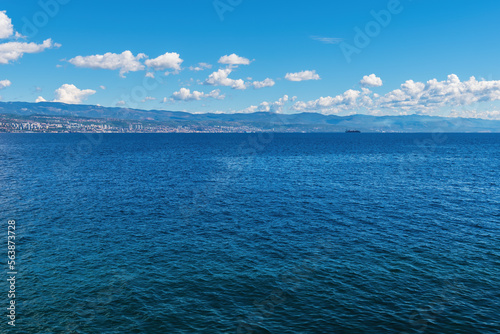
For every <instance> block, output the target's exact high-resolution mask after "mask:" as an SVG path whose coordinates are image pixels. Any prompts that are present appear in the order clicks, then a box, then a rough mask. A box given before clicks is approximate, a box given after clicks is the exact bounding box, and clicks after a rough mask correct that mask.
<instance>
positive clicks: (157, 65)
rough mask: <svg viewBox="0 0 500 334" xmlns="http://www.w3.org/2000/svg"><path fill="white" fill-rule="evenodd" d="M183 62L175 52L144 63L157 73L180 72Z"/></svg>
mask: <svg viewBox="0 0 500 334" xmlns="http://www.w3.org/2000/svg"><path fill="white" fill-rule="evenodd" d="M183 61H184V60H182V59H181V56H180V54H178V53H176V52H167V53H165V54H163V55H161V56H159V57H156V58H154V59H148V60H146V61H145V62H144V63H145V64H146V66H147V67H150V68H152V69H154V70H157V71H163V70H167V69H168V70H174V71H176V72H178V71H180V70H181V64H182V62H183Z"/></svg>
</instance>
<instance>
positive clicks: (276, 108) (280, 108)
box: [237, 95, 297, 114]
mask: <svg viewBox="0 0 500 334" xmlns="http://www.w3.org/2000/svg"><path fill="white" fill-rule="evenodd" d="M296 99H297V97H296V96H294V97H292V98H290V97H289V96H288V95H283V97H281V98H279V99H278V100H276V101H274V102H267V101H264V102H262V103H261V104H259V105H258V106H250V107H248V108H245V109H243V110H240V111H237V113H241V114H249V113H254V112H273V113H278V114H281V113H283V112H284V109H285V107H286V105H287V103H288V102H293V101H295V100H296Z"/></svg>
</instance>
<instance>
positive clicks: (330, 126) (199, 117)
mask: <svg viewBox="0 0 500 334" xmlns="http://www.w3.org/2000/svg"><path fill="white" fill-rule="evenodd" d="M0 114H11V115H22V116H30V115H47V116H62V117H65V116H67V117H69V116H71V117H86V118H104V119H120V120H133V121H156V122H162V123H166V124H172V125H199V126H214V125H220V126H241V125H245V126H253V127H258V128H261V129H264V130H273V129H274V131H280V130H284V129H287V128H288V129H289V128H293V129H296V130H297V131H306V132H310V131H311V132H312V131H314V132H318V131H326V132H342V131H345V130H346V129H356V130H360V131H362V132H381V131H386V132H433V131H440V132H500V121H496V120H495V121H494V120H484V119H475V118H447V117H433V116H421V115H410V116H369V115H361V114H358V115H352V116H335V115H329V116H327V115H322V114H318V113H300V114H291V115H283V114H275V113H269V112H257V113H251V114H191V113H187V112H180V111H165V110H140V109H127V108H108V107H101V106H94V105H71V104H64V103H55V102H41V103H28V102H0Z"/></svg>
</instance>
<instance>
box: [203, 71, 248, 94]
mask: <svg viewBox="0 0 500 334" xmlns="http://www.w3.org/2000/svg"><path fill="white" fill-rule="evenodd" d="M232 71H233V70H232V69H230V68H225V69H219V70H218V71H217V72H213V73H212V74H210V75H209V77H208V79H207V80H206V81H205V85H211V86H226V87H231V88H233V89H246V88H247V87H246V85H245V82H244V81H243V80H242V79H237V80H234V79H230V78H228V76H229V74H231V72H232Z"/></svg>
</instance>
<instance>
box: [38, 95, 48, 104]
mask: <svg viewBox="0 0 500 334" xmlns="http://www.w3.org/2000/svg"><path fill="white" fill-rule="evenodd" d="M35 102H36V103H39V102H47V100H46V99H44V98H43V96H39V97H37V98H36V100H35Z"/></svg>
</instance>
